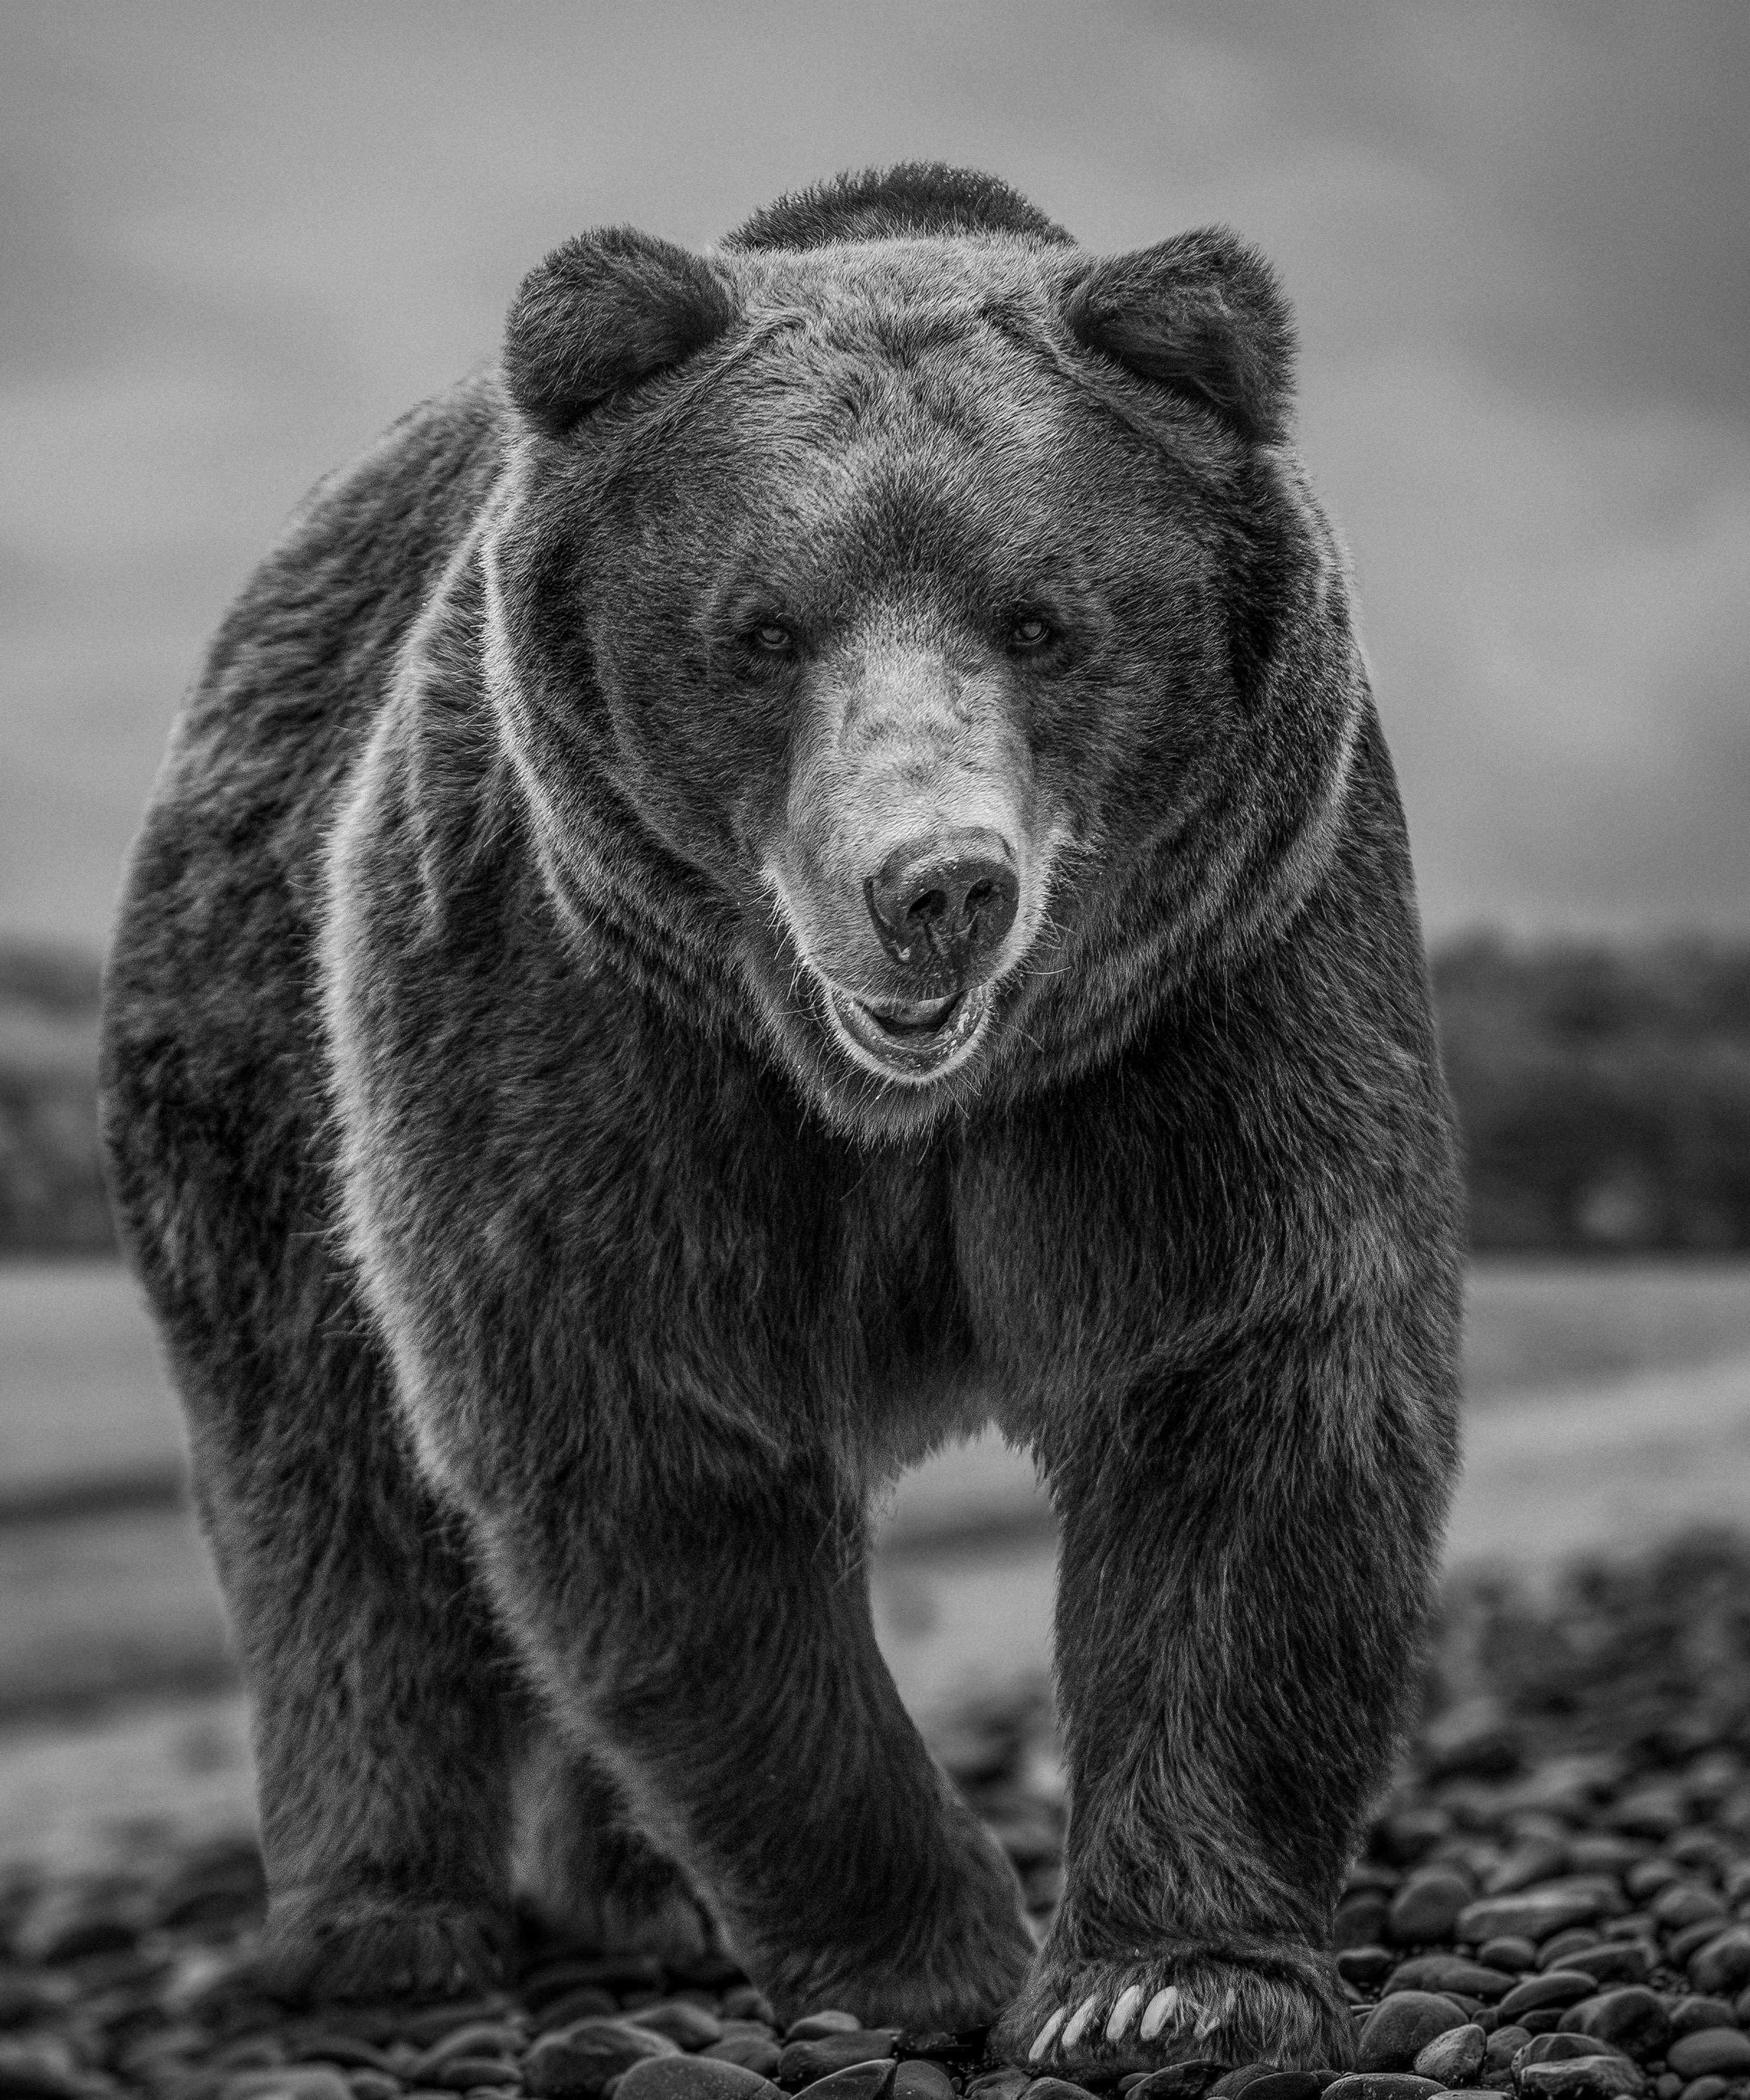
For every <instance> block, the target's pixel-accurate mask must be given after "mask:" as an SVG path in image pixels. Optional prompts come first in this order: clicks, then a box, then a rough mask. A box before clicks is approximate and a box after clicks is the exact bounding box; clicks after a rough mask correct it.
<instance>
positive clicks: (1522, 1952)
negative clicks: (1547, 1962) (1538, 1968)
mask: <svg viewBox="0 0 1750 2100" xmlns="http://www.w3.org/2000/svg"><path fill="white" fill-rule="evenodd" d="M1536 1959H1537V1949H1536V1948H1535V1947H1534V1946H1533V1945H1532V1943H1531V1941H1530V1940H1528V1939H1514V1938H1513V1937H1512V1936H1511V1935H1506V1934H1504V1935H1502V1936H1501V1938H1499V1939H1485V1940H1484V1941H1483V1944H1482V1945H1481V1946H1480V1947H1479V1948H1478V1949H1477V1960H1478V1961H1480V1962H1481V1963H1482V1964H1483V1967H1484V1968H1486V1969H1499V1970H1501V1971H1502V1972H1503V1973H1504V1974H1506V1975H1509V1976H1517V1975H1518V1974H1519V1973H1520V1971H1521V1970H1525V1969H1529V1968H1530V1967H1531V1966H1532V1964H1533V1963H1534V1962H1535V1961H1536Z"/></svg>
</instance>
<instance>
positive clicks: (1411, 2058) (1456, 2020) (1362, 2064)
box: [1330, 1991, 1468, 2100]
mask: <svg viewBox="0 0 1750 2100" xmlns="http://www.w3.org/2000/svg"><path fill="white" fill-rule="evenodd" d="M1467 2024H1468V2022H1467V2018H1466V2014H1465V2013H1464V2012H1463V2010H1461V2008H1460V2007H1459V2006H1457V2005H1454V2004H1453V2002H1452V2000H1451V1999H1450V1998H1447V1997H1442V1996H1439V1994H1438V1993H1437V1992H1432V1991H1397V1992H1393V1993H1392V1995H1391V1996H1390V1997H1389V1998H1382V2000H1381V2001H1380V2002H1379V2004H1378V2005H1377V2006H1376V2007H1375V2008H1374V2010H1373V2012H1372V2013H1371V2014H1369V2016H1368V2019H1367V2023H1366V2025H1365V2026H1364V2027H1363V2028H1362V2029H1361V2032H1360V2036H1359V2037H1358V2039H1357V2040H1356V2043H1355V2068H1356V2070H1357V2071H1408V2069H1409V2067H1410V2066H1411V2065H1412V2064H1413V2063H1414V2062H1415V2060H1416V2058H1417V2057H1418V2056H1419V2055H1420V2054H1422V2050H1423V2049H1426V2047H1427V2045H1428V2044H1429V2043H1430V2042H1431V2041H1432V2040H1434V2038H1435V2036H1436V2035H1441V2034H1444V2033H1446V2032H1448V2029H1449V2028H1452V2027H1464V2026H1466V2025H1467ZM1330 2090H1331V2091H1332V2092H1334V2091H1335V2090H1336V2088H1335V2087H1334V2086H1333V2087H1331V2088H1330ZM1356 2100H1360V2096H1359V2095H1357V2096H1356Z"/></svg>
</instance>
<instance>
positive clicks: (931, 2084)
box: [888, 2057, 954, 2100]
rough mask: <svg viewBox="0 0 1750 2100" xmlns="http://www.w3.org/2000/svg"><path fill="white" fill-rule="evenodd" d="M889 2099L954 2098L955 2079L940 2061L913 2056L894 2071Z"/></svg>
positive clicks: (946, 2099) (940, 2099)
mask: <svg viewBox="0 0 1750 2100" xmlns="http://www.w3.org/2000/svg"><path fill="white" fill-rule="evenodd" d="M888 2100H954V2080H952V2079H951V2078H950V2076H948V2074H947V2072H946V2071H944V2070H943V2069H942V2067H941V2065H940V2064H939V2063H931V2062H929V2060H928V2058H918V2057H913V2058H911V2059H910V2062H909V2063H901V2065H900V2067H899V2068H898V2070H897V2071H895V2072H894V2073H893V2084H892V2085H890V2086H889V2087H888Z"/></svg>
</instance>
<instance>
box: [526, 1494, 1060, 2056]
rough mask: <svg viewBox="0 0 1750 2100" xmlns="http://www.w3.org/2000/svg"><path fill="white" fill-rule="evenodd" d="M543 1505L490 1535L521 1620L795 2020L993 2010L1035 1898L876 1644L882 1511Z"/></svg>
mask: <svg viewBox="0 0 1750 2100" xmlns="http://www.w3.org/2000/svg"><path fill="white" fill-rule="evenodd" d="M529 1493H530V1497H531V1499H530V1500H529V1501H528V1502H525V1503H524V1505H523V1507H522V1509H521V1510H519V1511H518V1515H517V1516H516V1517H515V1518H514V1519H513V1520H505V1521H501V1522H496V1521H492V1520H487V1524H486V1529H487V1533H488V1537H489V1538H490V1550H489V1554H488V1560H489V1562H490V1564H491V1567H492V1568H493V1569H494V1571H495V1577H496V1582H497V1585H498V1587H499V1591H500V1597H501V1599H502V1600H503V1604H504V1607H505V1612H506V1615H507V1617H508V1618H509V1620H510V1621H511V1622H512V1623H513V1624H514V1626H515V1627H516V1629H517V1630H518V1634H519V1635H520V1637H521V1639H522V1642H523V1643H524V1644H525V1646H526V1648H527V1651H528V1652H529V1653H530V1655H531V1659H532V1660H533V1661H534V1662H535V1663H536V1667H537V1669H538V1670H539V1671H540V1674H541V1676H542V1678H543V1679H544V1683H545V1685H546V1687H547V1690H548V1692H549V1698H550V1700H551V1702H552V1706H553V1712H554V1714H555V1717H556V1718H557V1719H558V1722H559V1723H560V1725H561V1726H562V1728H563V1729H564V1730H565V1731H566V1733H567V1734H568V1735H569V1736H571V1740H572V1741H573V1742H574V1743H575V1745H577V1746H578V1748H579V1749H581V1750H586V1751H587V1752H588V1754H589V1755H590V1756H591V1757H592V1758H596V1759H598V1760H599V1761H600V1762H602V1764H603V1765H604V1766H605V1767H606V1768H607V1769H608V1770H610V1771H611V1772H612V1773H613V1775H614V1776H615V1780H616V1782H617V1783H618V1784H619V1785H620V1787H621V1788H622V1789H624V1793H625V1795H626V1798H628V1801H629V1802H630V1803H631V1805H632V1807H633V1810H634V1811H635V1813H637V1815H640V1816H641V1818H642V1819H643V1820H645V1822H646V1824H647V1825H648V1827H649V1828H650V1831H651V1833H652V1834H653V1836H654V1837H655V1838H656V1839H657V1841H658V1842H659V1843H660V1844H661V1846H663V1849H664V1850H665V1851H668V1852H670V1853H671V1854H672V1855H673V1856H674V1857H676V1858H677V1859H678V1860H680V1861H681V1863H682V1864H683V1865H684V1867H685V1868H686V1870H687V1872H688V1874H689V1875H690V1877H691V1878H692V1880H693V1882H694V1883H695V1884H696V1886H698V1887H699V1890H700V1891H701V1893H702V1894H703V1895H704V1896H705V1898H706V1899H707V1902H708V1903H709V1904H710V1905H711V1907H712V1910H713V1911H714V1912H715V1913H716V1916H717V1917H718V1918H719V1919H720V1920H721V1923H722V1926H723V1927H724V1929H725V1936H726V1938H727V1939H728V1942H729V1944H730V1947H731V1948H733V1950H734V1952H735V1954H736V1955H737V1956H738V1958H739V1959H740V1960H741V1961H742V1962H743V1965H745V1967H746V1968H747V1972H748V1974H750V1975H751V1976H752V1978H753V1979H754V1981H755V1982H756V1983H758V1984H759V1986H760V1988H761V1989H762V1990H763V1991H765V1993H766V1995H767V1996H769V1998H770V1999H771V2001H772V2002H773V2004H774V2006H775V2007H776V2008H777V2010H778V2013H779V2014H780V2015H781V2016H782V2017H784V2018H791V2017H794V2016H795V2015H796V2014H800V2013H802V2012H804V2011H806V2010H809V2009H810V2008H814V2007H819V2006H822V2005H834V2006H838V2007H840V2008H842V2009H844V2010H847V2011H849V2012H851V2013H853V2014H857V2016H858V2017H859V2018H862V2020H863V2021H864V2023H866V2024H867V2025H875V2024H893V2025H901V2026H928V2027H950V2028H956V2027H973V2026H977V2025H981V2024H982V2023H985V2022H986V2021H989V2020H990V2019H991V2018H994V2015H995V2014H996V2013H997V2012H998V2010H1000V2008H1001V2007H1002V2006H1003V2005H1005V2004H1006V2003H1007V2001H1008V2000H1009V1999H1010V1998H1011V1997H1012V1996H1013V1995H1014V1992H1016V1989H1017V1988H1019V1987H1020V1983H1021V1981H1022V1979H1023V1978H1024V1977H1025V1974H1026V1970H1027V1966H1028V1964H1029V1961H1030V1960H1031V1957H1032V1955H1033V1951H1034V1950H1033V1942H1032V1939H1031V1937H1030V1935H1029V1933H1028V1930H1027V1928H1026V1925H1025V1921H1024V1919H1023V1917H1022V1915H1021V1911H1020V1889H1019V1886H1018V1884H1017V1882H1016V1877H1015V1874H1014V1872H1013V1870H1012V1868H1011V1867H1010V1865H1009V1864H1008V1862H1007V1860H1006V1859H1005V1857H1004V1856H1003V1853H1002V1851H1000V1849H999V1848H998V1846H997V1845H996V1844H995V1842H994V1841H993V1839H992V1838H991V1837H990V1834H989V1833H988V1832H986V1831H985V1829H984V1828H983V1827H982V1825H981V1824H980V1823H979V1822H978V1820H977V1819H976V1817H975V1816H973V1815H972V1813H971V1811H969V1810H968V1808H967V1807H966V1805H965V1803H964V1802H962V1801H961V1800H960V1799H959V1796H958V1795H957V1794H956V1793H954V1789H953V1788H952V1787H951V1785H950V1784H949V1782H948V1780H946V1777H945V1776H944V1775H943V1774H942V1772H941V1770H940V1769H939V1768H938V1767H937V1765H936V1764H935V1763H934V1762H933V1761H932V1758H930V1755H929V1754H928V1751H927V1750H926V1749H925V1748H924V1746H923V1741H922V1740H921V1738H920V1737H919V1735H918V1732H917V1731H916V1729H915V1727H913V1725H912V1723H911V1721H910V1718H909V1717H908V1716H907V1714H906V1710H905V1709H904V1707H903V1705H901V1701H900V1699H899V1695H898V1693H897V1691H896V1690H895V1688H894V1686H893V1679H892V1678H891V1676H890V1675H889V1674H888V1670H887V1666H886V1664H885V1663H884V1661H883V1660H882V1657H881V1655H880V1652H879V1649H878V1648H877V1647H876V1645H875V1634H874V1629H873V1626H872V1623H871V1616H870V1607H869V1597H868V1586H867V1581H866V1572H865V1568H864V1566H863V1559H862V1552H863V1547H862V1529H863V1525H862V1512H861V1511H859V1510H857V1509H855V1508H854V1507H848V1506H846V1505H844V1504H843V1503H841V1502H838V1501H837V1499H836V1498H835V1496H834V1494H833V1493H832V1492H831V1490H830V1489H824V1488H822V1487H820V1486H819V1485H818V1484H815V1483H810V1482H808V1481H804V1480H796V1479H793V1478H792V1479H791V1480H774V1481H773V1482H772V1484H771V1485H770V1486H769V1489H758V1490H756V1489H752V1488H751V1487H750V1486H748V1485H747V1483H746V1481H745V1479H743V1480H742V1481H741V1482H739V1483H734V1482H732V1481H730V1480H725V1479H724V1478H722V1477H721V1476H720V1477H719V1478H718V1479H717V1480H715V1481H713V1480H710V1479H709V1478H700V1479H698V1480H694V1481H691V1482H688V1483H686V1484H685V1485H684V1487H682V1486H681V1485H677V1486H676V1488H675V1489H674V1490H673V1491H672V1493H667V1494H661V1493H657V1494H653V1493H650V1492H649V1491H648V1490H646V1491H644V1492H642V1493H640V1494H639V1495H638V1496H637V1498H636V1499H635V1500H634V1499H632V1498H626V1499H616V1500H615V1502H614V1503H613V1505H612V1506H611V1507H610V1506H609V1505H608V1504H607V1502H605V1501H604V1500H603V1499H602V1498H601V1496H600V1494H599V1492H598V1493H597V1497H596V1498H594V1501H593V1507H592V1506H591V1503H590V1502H589V1500H588V1499H587V1498H585V1497H584V1495H583V1494H581V1493H575V1494H574V1493H567V1491H566V1487H565V1485H564V1484H563V1482H562V1481H561V1480H556V1479H550V1480H549V1481H548V1482H547V1483H546V1484H545V1485H544V1488H542V1489H536V1488H535V1487H534V1486H533V1485H532V1484H531V1488H530V1490H529ZM536 1495H540V1497H541V1506H540V1507H536V1506H535V1502H534V1500H533V1498H534V1497H535V1496H536Z"/></svg>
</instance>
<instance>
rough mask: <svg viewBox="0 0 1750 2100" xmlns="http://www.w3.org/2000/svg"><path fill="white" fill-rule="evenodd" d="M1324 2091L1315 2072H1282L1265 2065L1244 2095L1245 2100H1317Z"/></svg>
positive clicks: (1272, 2066) (1330, 2081) (1331, 2081)
mask: <svg viewBox="0 0 1750 2100" xmlns="http://www.w3.org/2000/svg"><path fill="white" fill-rule="evenodd" d="M1335 2082H1336V2081H1335V2080H1327V2081H1326V2083H1328V2084H1334V2083H1335ZM1324 2089H1325V2088H1324V2085H1321V2084H1320V2080H1319V2077H1318V2074H1317V2073H1316V2071H1284V2070H1281V2068H1279V2067H1278V2066H1276V2064H1273V2063H1267V2064H1266V2065H1265V2066H1264V2067H1263V2071H1262V2072H1261V2073H1260V2075H1259V2076H1258V2077H1256V2078H1254V2080H1252V2082H1251V2084H1250V2085H1248V2086H1247V2087H1246V2089H1245V2094H1246V2100H1319V2095H1320V2093H1321V2092H1322V2091H1323V2090H1324Z"/></svg>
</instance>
